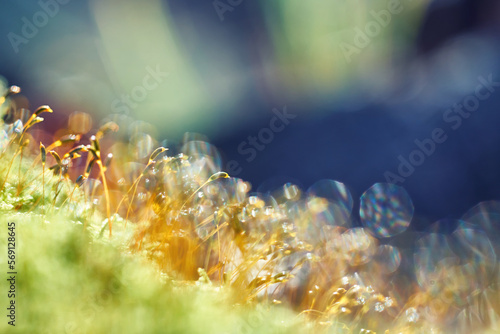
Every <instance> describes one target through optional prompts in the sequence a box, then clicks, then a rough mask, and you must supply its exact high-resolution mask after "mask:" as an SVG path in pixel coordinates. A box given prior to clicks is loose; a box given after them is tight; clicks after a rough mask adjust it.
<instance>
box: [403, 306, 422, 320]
mask: <svg viewBox="0 0 500 334" xmlns="http://www.w3.org/2000/svg"><path fill="white" fill-rule="evenodd" d="M419 318H420V315H419V314H418V312H417V310H416V309H415V308H414V307H410V308H409V309H407V310H406V319H408V322H417V321H418V319H419Z"/></svg>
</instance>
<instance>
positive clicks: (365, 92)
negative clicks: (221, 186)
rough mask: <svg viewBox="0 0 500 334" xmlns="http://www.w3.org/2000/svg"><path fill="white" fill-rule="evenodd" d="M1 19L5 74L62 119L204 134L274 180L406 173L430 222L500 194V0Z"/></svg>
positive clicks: (175, 0) (201, 4)
mask: <svg viewBox="0 0 500 334" xmlns="http://www.w3.org/2000/svg"><path fill="white" fill-rule="evenodd" d="M0 15H1V20H0V36H1V42H0V75H1V76H3V78H2V80H3V85H7V83H8V84H16V85H18V86H21V87H22V89H23V92H22V95H19V96H16V104H17V105H18V106H21V107H25V108H29V109H30V110H34V108H36V107H37V106H38V105H41V104H49V105H50V106H51V107H52V108H53V109H54V110H55V111H56V112H55V113H54V114H52V115H49V116H47V117H46V118H47V120H50V122H44V126H49V128H47V129H46V130H53V131H55V130H56V129H59V128H61V127H65V126H66V125H67V124H68V120H69V119H70V115H72V114H73V113H74V112H75V111H79V112H84V113H88V114H90V115H92V118H93V121H94V124H87V125H86V126H93V127H94V128H96V127H98V125H99V124H100V123H101V122H102V121H103V120H106V119H110V118H116V117H121V119H125V118H127V119H133V120H134V121H133V124H134V125H133V126H134V127H135V128H136V129H137V128H140V129H142V131H145V132H148V133H149V134H151V135H152V136H153V137H154V138H156V140H157V141H158V143H162V144H164V145H169V146H171V147H174V146H175V145H176V143H179V142H181V141H182V138H183V136H184V133H186V132H189V133H200V134H203V135H204V136H206V138H207V139H204V140H207V141H209V142H210V143H212V144H213V145H215V146H216V147H217V148H218V149H219V150H220V152H221V156H222V161H223V162H222V164H223V166H224V169H225V170H228V171H229V172H230V173H231V174H232V175H236V176H238V177H241V178H243V179H245V180H248V181H250V182H251V183H252V184H253V186H254V190H259V191H263V192H265V191H267V190H270V189H272V188H274V187H277V186H278V185H280V184H283V183H285V182H294V183H296V184H298V185H299V186H301V188H303V189H307V188H308V187H309V186H311V185H312V184H313V183H314V182H316V181H318V180H320V179H334V180H338V181H341V182H344V183H345V184H346V185H348V187H349V189H350V190H351V192H352V193H353V195H354V197H355V198H359V196H360V195H361V194H362V193H363V192H364V191H365V190H366V189H367V188H368V187H370V186H371V185H372V184H373V183H375V182H387V181H390V182H396V183H397V184H400V185H402V186H404V187H405V188H406V190H407V191H408V192H409V194H410V195H411V197H412V199H413V202H414V205H415V210H416V215H417V217H418V218H417V219H416V228H424V227H425V226H427V225H428V224H430V223H432V222H433V221H435V220H437V219H441V218H458V217H460V216H461V215H462V214H463V213H464V212H465V211H467V209H469V208H470V207H472V206H473V205H475V204H476V203H478V202H480V201H483V200H490V199H500V131H499V126H500V114H499V112H498V107H499V106H500V94H499V93H498V91H499V90H500V66H499V65H500V61H499V59H500V43H499V42H500V4H499V2H498V1H494V0H435V1H431V0H422V1H411V0H402V1H397V0H383V1H382V0H371V1H368V0H352V1H320V0H311V1H299V0H276V1H263V0H260V1H255V0H254V1H250V0H216V1H201V0H182V1H181V0H147V1H141V2H139V1H132V0H120V1H118V0H109V1H97V0H86V1H76V0H73V1H71V0H59V1H58V0H41V1H14V0H5V1H3V2H2V4H1V5H0ZM27 98H29V101H28V100H27ZM460 105H461V106H462V107H460ZM73 115H74V114H73ZM77 119H78V120H79V121H78V124H80V125H81V119H80V118H78V117H77ZM84 123H85V122H84ZM50 127H52V129H50ZM436 131H437V133H438V134H439V135H436ZM191 136H193V137H194V138H205V137H201V136H199V135H191ZM417 141H418V143H420V144H417ZM431 142H432V143H431ZM422 143H424V144H422ZM141 145H144V143H141ZM419 145H420V146H419ZM422 145H423V146H422ZM426 145H427V146H426ZM146 146H148V145H146ZM422 147H423V148H422ZM355 207H356V206H355Z"/></svg>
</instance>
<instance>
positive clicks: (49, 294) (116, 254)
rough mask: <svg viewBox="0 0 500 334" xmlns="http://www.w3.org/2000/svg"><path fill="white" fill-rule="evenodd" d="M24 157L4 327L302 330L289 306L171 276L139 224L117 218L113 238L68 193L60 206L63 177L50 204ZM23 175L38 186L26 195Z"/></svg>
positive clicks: (0, 198) (8, 192) (6, 194)
mask: <svg viewBox="0 0 500 334" xmlns="http://www.w3.org/2000/svg"><path fill="white" fill-rule="evenodd" d="M9 160H10V159H9V156H8V155H5V156H4V157H3V158H2V160H1V162H0V164H1V166H2V168H0V170H2V171H1V175H2V177H3V176H5V173H6V165H7V164H8V163H9V162H10V161H9ZM18 162H19V159H16V161H15V162H14V164H13V168H12V170H11V172H10V176H9V182H7V183H6V186H5V187H4V189H3V190H2V191H1V193H0V203H1V208H0V210H1V216H0V245H1V247H0V248H1V249H2V252H3V253H4V254H3V255H2V256H1V257H0V258H1V262H0V267H1V268H2V272H3V275H2V276H3V277H4V278H3V279H2V280H1V282H2V283H1V285H0V291H1V292H2V293H1V295H2V298H1V304H2V309H3V310H4V311H3V312H2V313H3V316H2V319H3V320H2V322H0V332H1V333H68V334H72V333H296V332H303V331H300V330H299V329H298V327H297V326H298V325H297V321H295V320H294V319H295V317H294V316H293V315H292V314H291V312H289V311H287V310H285V308H279V307H276V306H272V307H271V306H266V305H259V306H258V307H257V306H251V305H242V306H235V305H234V304H233V303H232V299H231V292H230V291H226V290H224V288H217V287H215V286H213V285H211V284H210V283H207V282H202V281H200V282H197V283H193V282H191V283H187V282H179V281H173V280H171V279H169V278H168V277H165V276H162V275H161V274H160V272H159V270H157V268H156V267H155V265H154V264H153V263H151V261H149V260H147V259H146V257H143V256H142V255H140V254H137V253H130V252H129V251H128V239H129V237H130V235H131V234H132V232H133V229H134V225H133V224H128V227H127V229H125V228H124V224H123V222H122V223H120V221H119V220H117V222H116V223H115V225H114V230H113V237H112V238H109V237H108V235H107V234H104V235H102V234H100V233H99V232H100V230H101V226H102V220H101V219H102V217H101V216H100V215H99V214H97V213H94V214H90V215H89V213H88V212H85V211H84V210H82V211H80V214H77V213H76V212H78V210H74V208H69V207H68V206H62V207H61V205H62V204H63V203H64V200H65V199H66V197H67V196H68V191H66V190H63V191H62V192H61V193H60V194H59V195H60V199H59V200H56V204H55V205H54V206H52V203H53V198H54V196H55V191H56V189H57V188H56V187H55V185H56V184H57V182H58V181H57V179H55V178H52V179H51V178H50V177H47V181H46V185H45V188H46V189H45V202H46V205H45V208H44V209H42V206H41V203H42V202H43V199H42V183H41V175H39V174H40V173H41V168H40V167H38V166H37V167H35V168H31V167H30V166H31V163H30V161H28V159H24V162H23V165H22V166H21V173H20V174H18V171H19V170H18V167H19V165H18ZM19 175H20V176H21V178H20V179H18V177H19ZM46 175H48V174H46ZM20 180H31V181H25V182H31V184H30V185H28V184H24V185H23V187H25V188H24V189H23V190H22V191H21V192H20V193H19V195H18V194H17V192H18V191H17V190H18V188H17V185H18V183H19V182H21V181H20ZM0 181H2V182H3V179H0ZM64 187H65V189H66V188H67V189H68V190H69V189H71V188H70V187H67V186H66V185H64ZM47 203H48V204H47ZM66 204H67V203H66ZM80 204H82V203H80ZM73 205H77V204H73ZM82 205H83V204H82ZM58 208H59V209H58ZM43 211H46V214H44V213H43ZM8 222H14V223H15V226H16V228H15V234H16V260H15V261H16V263H15V271H16V272H17V275H16V291H15V301H16V322H15V324H16V326H15V327H12V326H10V325H9V324H8V321H9V319H8V318H7V317H6V315H7V313H8V311H7V310H6V308H7V307H8V305H9V299H8V296H7V291H8V290H9V282H8V281H7V276H8V275H7V274H6V273H7V272H8V271H9V269H8V267H7V261H6V259H7V252H8V250H7V238H8V232H9V231H8V227H7V223H8Z"/></svg>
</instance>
